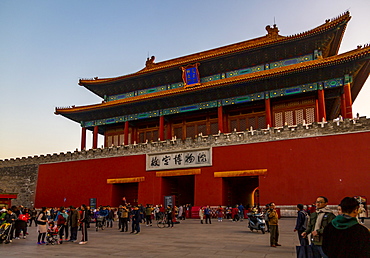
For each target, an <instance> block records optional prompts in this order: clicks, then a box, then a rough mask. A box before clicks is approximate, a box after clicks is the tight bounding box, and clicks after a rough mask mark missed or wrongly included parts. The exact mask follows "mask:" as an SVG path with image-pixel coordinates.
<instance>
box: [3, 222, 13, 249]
mask: <svg viewBox="0 0 370 258" xmlns="http://www.w3.org/2000/svg"><path fill="white" fill-rule="evenodd" d="M12 227H13V225H12V224H11V223H3V224H1V226H0V244H1V243H5V244H9V243H10V231H11V230H12Z"/></svg>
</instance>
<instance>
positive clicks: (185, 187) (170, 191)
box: [163, 175, 194, 206]
mask: <svg viewBox="0 0 370 258" xmlns="http://www.w3.org/2000/svg"><path fill="white" fill-rule="evenodd" d="M169 195H174V196H175V205H176V206H179V205H184V204H194V176H193V175H190V176H171V177H163V196H169Z"/></svg>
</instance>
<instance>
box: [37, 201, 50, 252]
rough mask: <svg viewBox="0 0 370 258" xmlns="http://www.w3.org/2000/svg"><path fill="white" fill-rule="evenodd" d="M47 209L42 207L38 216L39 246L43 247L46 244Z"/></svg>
mask: <svg viewBox="0 0 370 258" xmlns="http://www.w3.org/2000/svg"><path fill="white" fill-rule="evenodd" d="M46 214H47V209H46V207H42V208H41V211H40V213H39V214H38V215H37V218H36V222H37V231H38V232H39V235H38V237H37V244H38V245H42V244H45V236H46V232H47V225H46V224H47V222H48V219H47V215H46Z"/></svg>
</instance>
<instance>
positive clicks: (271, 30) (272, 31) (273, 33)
mask: <svg viewBox="0 0 370 258" xmlns="http://www.w3.org/2000/svg"><path fill="white" fill-rule="evenodd" d="M266 30H267V35H266V36H267V37H269V38H275V39H276V38H277V37H278V36H279V28H278V27H277V26H276V24H274V25H273V26H272V27H271V26H270V25H267V26H266Z"/></svg>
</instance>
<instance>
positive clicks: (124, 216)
mask: <svg viewBox="0 0 370 258" xmlns="http://www.w3.org/2000/svg"><path fill="white" fill-rule="evenodd" d="M128 213H129V212H128V209H127V207H126V205H124V206H122V208H121V213H120V214H121V215H120V218H119V219H120V221H121V231H120V232H127V231H128Z"/></svg>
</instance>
